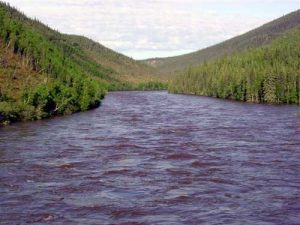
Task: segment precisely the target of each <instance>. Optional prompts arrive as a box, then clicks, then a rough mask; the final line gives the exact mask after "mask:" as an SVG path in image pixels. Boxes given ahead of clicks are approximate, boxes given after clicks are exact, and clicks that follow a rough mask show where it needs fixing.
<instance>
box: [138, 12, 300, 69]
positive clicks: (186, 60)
mask: <svg viewBox="0 0 300 225" xmlns="http://www.w3.org/2000/svg"><path fill="white" fill-rule="evenodd" d="M299 25H300V10H297V11H295V12H292V13H290V14H288V15H286V16H283V17H281V18H279V19H276V20H274V21H272V22H270V23H267V24H265V25H263V26H261V27H259V28H257V29H255V30H252V31H249V32H247V33H245V34H243V35H240V36H237V37H235V38H232V39H230V40H227V41H224V42H222V43H220V44H217V45H214V46H212V47H209V48H205V49H203V50H199V51H196V52H193V53H190V54H185V55H180V56H175V57H168V58H153V59H147V60H143V62H145V63H147V64H149V65H151V66H153V67H156V68H157V69H159V70H160V71H161V72H166V73H173V72H175V71H180V70H183V69H185V68H186V67H187V66H189V65H192V66H194V65H197V64H199V63H202V62H204V61H209V60H212V59H215V58H218V57H220V56H224V55H226V54H227V55H230V54H232V53H234V52H241V51H243V50H246V49H248V48H256V47H260V46H263V45H265V44H268V43H270V42H271V41H272V40H274V39H275V38H276V37H278V36H280V35H281V34H283V33H285V32H287V31H289V30H291V29H293V28H295V27H297V26H299Z"/></svg>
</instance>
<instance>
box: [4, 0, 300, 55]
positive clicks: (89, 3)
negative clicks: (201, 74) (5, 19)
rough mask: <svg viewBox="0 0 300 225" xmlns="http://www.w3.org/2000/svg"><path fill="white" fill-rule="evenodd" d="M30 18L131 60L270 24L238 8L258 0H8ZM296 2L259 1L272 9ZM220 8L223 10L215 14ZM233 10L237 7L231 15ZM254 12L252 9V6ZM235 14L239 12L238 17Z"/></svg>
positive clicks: (198, 45)
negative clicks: (98, 44) (108, 48)
mask: <svg viewBox="0 0 300 225" xmlns="http://www.w3.org/2000/svg"><path fill="white" fill-rule="evenodd" d="M8 2H9V3H11V4H12V5H13V6H16V7H17V8H19V9H20V10H21V11H24V12H25V13H26V14H27V15H29V16H31V17H36V18H38V19H40V20H41V21H42V22H44V23H47V24H48V25H49V26H51V27H53V28H55V29H58V30H59V31H61V32H65V33H75V34H81V35H85V36H88V37H91V38H93V39H94V40H97V41H99V42H100V43H102V44H104V45H106V46H107V47H110V48H112V49H114V50H117V51H120V52H122V53H125V54H127V55H130V56H133V57H135V58H143V57H153V56H160V55H164V56H166V55H168V53H169V55H172V54H176V53H182V52H184V53H185V52H188V51H193V50H198V49H200V48H203V47H207V46H209V45H212V44H215V43H217V42H220V41H223V40H224V39H226V38H229V37H232V36H235V35H238V34H241V33H243V32H245V31H247V30H250V29H252V28H254V27H256V26H258V25H261V24H263V23H264V22H267V21H268V20H270V19H271V18H276V17H278V16H280V15H277V14H278V10H277V11H276V12H277V14H276V12H275V11H274V14H268V16H262V15H258V14H257V13H256V12H255V11H251V10H250V11H249V10H244V9H243V8H241V7H242V6H243V7H250V6H251V5H255V4H260V2H261V0H243V1H241V0H122V1H120V0H78V1H74V0H44V1H40V0H10V1H8ZM287 2H288V3H289V4H290V5H291V7H292V6H294V5H297V4H298V0H286V1H285V3H280V1H279V0H278V1H277V0H265V1H264V4H269V5H270V4H272V5H275V6H278V5H280V4H283V5H284V4H287ZM220 7H223V8H224V9H221V10H220ZM234 7H237V8H236V10H233V9H235V8H234ZM253 7H255V6H253ZM238 9H243V11H242V12H239V11H238Z"/></svg>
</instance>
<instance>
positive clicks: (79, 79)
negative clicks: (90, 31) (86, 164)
mask: <svg viewBox="0 0 300 225" xmlns="http://www.w3.org/2000/svg"><path fill="white" fill-rule="evenodd" d="M161 80H162V79H161V77H160V76H159V74H158V73H157V72H156V71H155V69H153V68H151V67H149V66H147V65H144V64H142V63H140V62H136V61H134V60H133V59H131V58H129V57H126V56H124V55H122V54H119V53H116V52H114V51H112V50H110V49H108V48H105V47H104V46H102V45H100V44H98V43H96V42H94V41H92V40H90V39H88V38H85V37H81V36H74V35H65V34H61V33H59V32H57V31H55V30H52V29H51V28H49V27H48V26H46V25H44V24H42V23H40V22H39V21H36V20H32V19H30V18H27V17H26V16H25V15H24V14H22V13H20V12H18V11H17V10H16V9H14V8H12V7H10V6H9V5H7V4H5V3H1V2H0V81H1V82H0V124H1V123H8V122H11V121H18V120H29V119H30V120H31V119H41V118H45V117H50V116H53V115H60V114H69V113H72V112H77V111H83V110H87V109H90V108H93V107H96V106H98V105H99V104H100V101H101V98H103V96H104V95H105V93H106V92H107V90H123V89H161V88H162V87H164V85H163V84H162V83H161V82H160V81H161Z"/></svg>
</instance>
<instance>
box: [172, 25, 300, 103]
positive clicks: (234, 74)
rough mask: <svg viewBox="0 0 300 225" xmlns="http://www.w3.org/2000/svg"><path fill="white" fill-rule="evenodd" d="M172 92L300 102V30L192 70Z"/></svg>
mask: <svg viewBox="0 0 300 225" xmlns="http://www.w3.org/2000/svg"><path fill="white" fill-rule="evenodd" d="M169 90H170V92H173V93H184V94H195V95H203V96H212V97H217V98H224V99H233V100H238V101H246V102H256V103H272V104H280V103H286V104H299V103H300V28H295V29H293V30H292V31H289V32H288V33H285V34H284V35H282V36H280V37H279V38H277V39H275V40H274V41H272V42H271V43H270V44H268V45H266V46H263V47H259V48H254V49H249V50H246V51H244V52H242V53H235V54H233V55H229V56H224V57H221V58H218V59H216V60H213V61H209V62H204V63H202V64H200V65H198V66H195V67H189V68H187V69H186V70H185V71H184V72H181V73H179V74H177V75H176V76H175V78H174V80H173V81H172V83H171V84H170V85H169Z"/></svg>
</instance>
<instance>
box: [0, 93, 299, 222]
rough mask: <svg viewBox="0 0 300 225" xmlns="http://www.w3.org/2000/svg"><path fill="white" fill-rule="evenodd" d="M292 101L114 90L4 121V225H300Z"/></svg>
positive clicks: (0, 144)
mask: <svg viewBox="0 0 300 225" xmlns="http://www.w3.org/2000/svg"><path fill="white" fill-rule="evenodd" d="M299 111H300V108H299V107H298V106H272V105H261V104H249V103H240V102H234V101H226V100H219V99H214V98H207V97H196V96H184V95H173V94H168V93H167V92H112V93H109V94H108V95H107V96H106V98H105V99H104V101H103V103H102V106H101V107H100V108H98V109H95V110H92V111H88V112H84V113H77V114H74V115H71V116H65V117H57V118H54V119H49V120H43V121H36V122H27V123H16V124H13V125H11V126H7V127H3V128H0V192H1V195H0V220H1V221H0V224H10V225H11V224H122V225H124V224H168V225H169V224H172V225H173V224H189V225H190V224H251V225H252V224H256V225H260V224H263V225H269V224H270V225H271V224H300V117H299V116H297V113H298V112H299Z"/></svg>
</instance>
